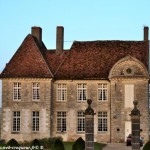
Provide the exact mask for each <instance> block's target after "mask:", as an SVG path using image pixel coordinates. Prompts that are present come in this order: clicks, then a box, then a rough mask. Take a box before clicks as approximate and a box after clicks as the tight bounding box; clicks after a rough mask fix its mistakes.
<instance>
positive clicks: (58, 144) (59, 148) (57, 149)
mask: <svg viewBox="0 0 150 150" xmlns="http://www.w3.org/2000/svg"><path fill="white" fill-rule="evenodd" d="M51 149H52V150H65V148H64V144H63V142H62V141H61V140H60V139H58V138H57V139H56V140H55V143H54V145H53V146H52V148H51Z"/></svg>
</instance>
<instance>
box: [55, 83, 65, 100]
mask: <svg viewBox="0 0 150 150" xmlns="http://www.w3.org/2000/svg"><path fill="white" fill-rule="evenodd" d="M66 100H67V86H66V84H58V85H57V101H66Z"/></svg>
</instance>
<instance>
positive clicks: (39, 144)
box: [31, 139, 41, 149]
mask: <svg viewBox="0 0 150 150" xmlns="http://www.w3.org/2000/svg"><path fill="white" fill-rule="evenodd" d="M31 146H35V147H36V149H40V146H41V143H40V141H39V140H38V139H34V140H33V141H32V142H31Z"/></svg>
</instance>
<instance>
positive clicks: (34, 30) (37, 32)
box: [31, 26, 42, 44]
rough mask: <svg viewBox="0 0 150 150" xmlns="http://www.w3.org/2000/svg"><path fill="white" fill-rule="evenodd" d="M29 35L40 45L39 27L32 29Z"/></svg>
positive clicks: (40, 33) (40, 34)
mask: <svg viewBox="0 0 150 150" xmlns="http://www.w3.org/2000/svg"><path fill="white" fill-rule="evenodd" d="M31 34H32V35H33V36H34V37H35V38H36V39H37V40H38V42H39V43H40V44H42V28H41V27H36V26H34V27H32V29H31Z"/></svg>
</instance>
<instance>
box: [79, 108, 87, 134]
mask: <svg viewBox="0 0 150 150" xmlns="http://www.w3.org/2000/svg"><path fill="white" fill-rule="evenodd" d="M77 123H78V124H77V132H85V115H84V111H78V112H77Z"/></svg>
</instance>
